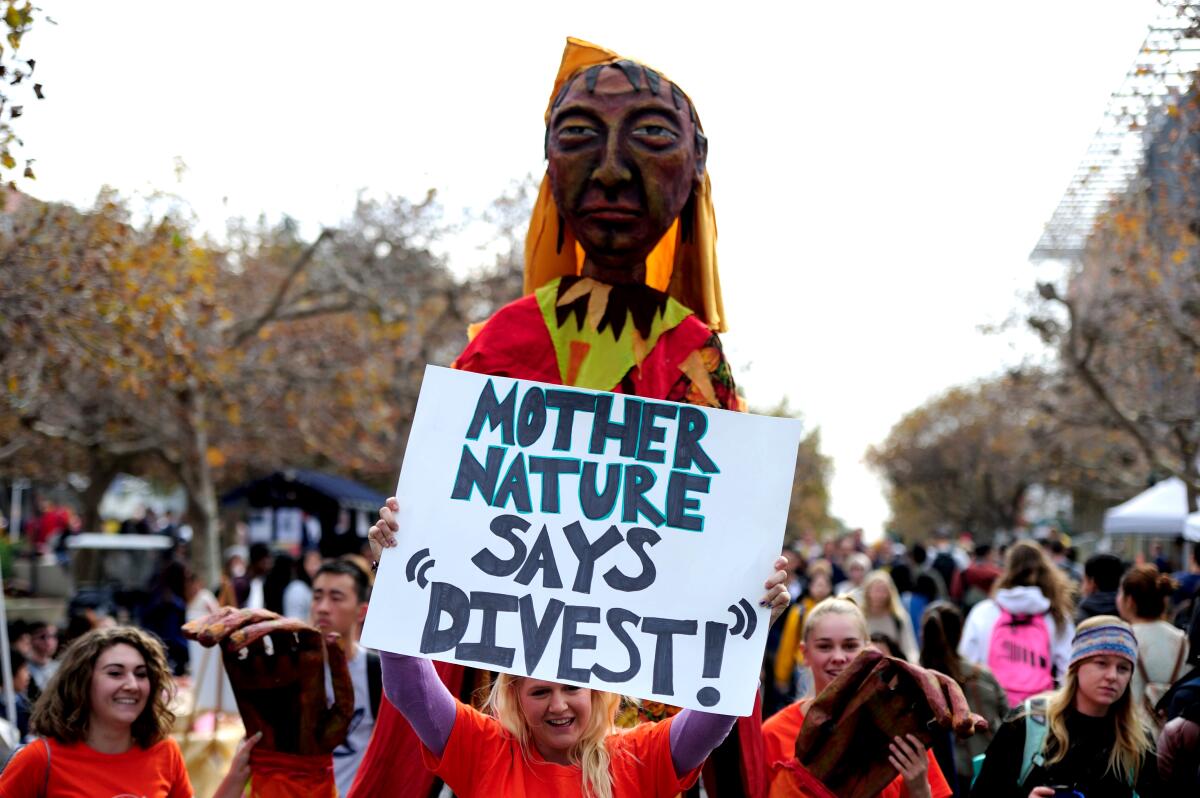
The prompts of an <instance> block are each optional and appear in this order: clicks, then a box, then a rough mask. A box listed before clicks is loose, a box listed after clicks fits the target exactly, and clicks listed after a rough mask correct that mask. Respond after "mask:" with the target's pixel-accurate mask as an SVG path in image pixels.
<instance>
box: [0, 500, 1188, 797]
mask: <svg viewBox="0 0 1200 798" xmlns="http://www.w3.org/2000/svg"><path fill="white" fill-rule="evenodd" d="M388 520H389V521H390V520H391V519H390V515H389V518H388ZM380 523H381V524H383V523H384V522H382V521H381V522H380ZM379 526H380V525H377V527H376V528H378V527H379ZM373 531H374V529H373ZM389 532H390V533H391V534H392V535H394V534H395V532H396V530H395V528H394V527H393V528H390V530H389ZM392 540H394V538H392ZM385 545H386V542H385ZM1054 549H1055V547H1054V546H1053V545H1051V544H1050V543H1049V542H1042V543H1037V542H1033V541H1031V540H1019V541H1016V542H1015V543H1013V544H1011V545H1010V546H1008V547H1006V549H1005V550H1003V551H995V552H993V551H992V550H991V549H990V548H989V547H988V546H987V545H982V544H981V545H977V546H975V547H974V550H973V551H972V554H971V556H969V557H967V556H964V553H963V552H962V551H961V549H960V547H959V546H958V545H956V544H955V543H954V542H952V541H949V540H948V539H947V538H946V537H945V536H940V537H938V538H937V539H936V540H935V542H934V544H933V546H932V547H931V550H924V549H923V548H922V546H921V545H920V544H917V545H914V546H912V547H910V548H908V549H904V548H902V547H900V546H897V545H895V544H891V543H887V544H884V545H877V546H872V547H868V546H866V545H864V544H862V543H861V541H859V540H858V538H857V536H855V535H853V534H852V535H847V536H845V537H843V538H842V539H840V540H838V541H833V542H830V543H827V544H824V545H823V546H822V547H821V548H820V551H819V552H818V551H815V550H814V549H813V548H812V547H809V548H807V549H806V548H805V547H804V546H803V545H800V546H796V547H794V548H789V549H788V550H787V551H786V552H784V556H783V557H781V558H780V560H779V561H778V562H777V564H776V566H777V567H778V568H780V570H779V571H777V572H776V573H775V575H773V576H772V577H771V579H769V580H767V582H766V583H765V585H764V587H765V589H766V590H767V591H768V595H767V597H766V598H767V599H768V600H771V601H773V602H774V604H775V606H776V609H777V614H778V615H779V616H781V620H780V621H779V622H778V623H776V624H774V626H773V627H772V630H771V633H770V638H769V646H768V650H767V656H766V659H765V660H764V668H763V676H764V679H763V685H762V687H763V695H764V699H765V700H764V704H763V713H762V717H763V725H762V736H763V744H762V752H763V753H762V756H761V767H762V769H763V780H762V782H761V783H762V784H764V785H766V788H767V790H768V794H779V795H788V794H793V793H789V792H787V791H786V790H787V785H786V778H785V775H786V774H784V776H781V773H782V770H781V766H783V765H785V764H786V763H787V762H788V761H789V760H791V759H792V757H793V751H794V749H795V747H796V742H797V737H798V735H799V733H800V729H801V727H802V725H803V722H804V718H805V715H806V712H807V711H808V709H809V708H810V707H811V706H812V703H813V701H814V700H815V699H816V698H817V697H818V696H820V695H821V694H822V693H823V691H825V690H826V689H827V688H828V687H829V686H830V684H831V683H832V682H833V681H834V680H836V679H837V677H838V676H839V675H840V674H841V673H842V672H844V671H845V669H846V668H847V667H848V666H849V664H850V663H851V662H853V661H854V659H855V657H856V656H858V654H859V653H860V652H862V651H865V650H868V649H875V650H878V651H880V652H882V653H884V654H886V655H888V656H890V657H895V658H898V659H902V660H905V661H908V662H911V663H914V664H919V665H920V666H922V667H925V668H928V669H931V670H934V671H938V672H940V673H944V674H947V675H948V676H950V677H951V679H953V680H954V681H955V682H956V683H957V684H959V685H960V686H961V688H962V692H963V695H964V696H965V698H966V701H967V703H968V704H969V706H970V709H971V711H972V712H974V713H976V714H978V715H980V716H982V717H983V718H984V719H985V720H986V721H987V730H986V731H982V732H980V733H977V734H975V735H973V736H969V737H965V738H956V737H955V736H953V735H950V734H946V735H942V736H936V735H935V737H934V739H933V740H932V742H931V743H930V744H929V745H928V746H926V745H924V744H922V742H921V741H919V740H917V739H916V738H911V739H907V738H896V739H895V740H894V741H893V742H892V743H891V748H890V750H889V751H888V752H886V753H883V754H881V756H884V757H886V759H887V762H888V763H889V765H890V766H891V767H893V768H894V769H895V778H894V780H893V781H892V783H891V784H889V785H887V786H886V787H885V789H884V790H883V792H882V793H880V794H881V795H885V796H913V797H914V798H916V797H917V796H932V797H934V798H949V796H984V797H985V798H986V797H987V796H1000V795H1018V794H1020V795H1030V796H1051V795H1053V794H1055V793H1054V792H1053V791H1052V790H1050V789H1049V788H1051V787H1053V788H1055V789H1059V790H1060V791H1061V790H1064V789H1068V788H1069V790H1073V791H1074V793H1071V792H1068V793H1063V794H1079V795H1083V796H1089V797H1090V796H1108V795H1113V796H1117V795H1121V796H1125V795H1132V794H1134V791H1136V794H1137V795H1140V796H1154V795H1172V794H1180V793H1178V792H1172V790H1176V789H1184V788H1194V787H1195V786H1196V785H1197V781H1196V780H1197V778H1198V777H1200V773H1198V772H1197V766H1196V762H1197V761H1200V751H1198V750H1197V737H1198V734H1200V725H1198V724H1200V667H1198V666H1200V639H1198V636H1200V613H1196V612H1194V606H1195V604H1196V601H1197V596H1196V587H1197V585H1198V584H1200V580H1198V579H1196V578H1194V577H1195V575H1200V555H1197V557H1196V559H1195V560H1194V561H1193V562H1192V563H1190V568H1189V569H1188V570H1187V571H1186V572H1183V573H1179V574H1177V575H1175V576H1172V575H1168V574H1164V573H1162V572H1161V571H1160V570H1159V569H1158V567H1157V566H1156V565H1154V564H1150V563H1145V564H1133V565H1127V564H1126V563H1123V562H1122V561H1121V560H1120V559H1119V558H1117V557H1115V556H1114V555H1111V554H1096V555H1094V556H1092V557H1090V558H1088V559H1087V561H1086V562H1085V563H1084V565H1083V568H1082V569H1078V573H1076V570H1074V569H1072V568H1070V567H1066V566H1063V565H1061V564H1057V563H1056V562H1055V559H1054V556H1055V550H1054ZM813 553H816V554H817V555H818V556H815V557H812V558H811V559H809V558H806V556H805V555H806V554H813ZM230 554H231V556H230V557H229V558H228V560H229V563H228V564H230V565H231V566H232V570H229V571H227V572H226V575H225V578H224V579H223V584H222V585H220V586H214V588H216V589H214V590H209V589H207V588H206V587H204V586H203V585H201V584H200V583H199V580H197V578H196V577H195V575H194V574H193V573H192V572H191V570H190V569H189V568H188V567H187V566H186V565H185V564H183V563H181V562H179V561H177V560H172V561H169V562H167V563H166V564H165V565H164V567H163V569H162V573H161V576H160V580H159V581H160V583H161V584H160V586H159V588H160V589H159V590H158V591H156V592H155V598H154V600H153V602H152V604H151V610H152V611H147V612H146V613H145V615H144V618H143V627H144V628H142V629H139V628H134V627H130V626H117V625H113V624H112V623H111V622H110V623H106V624H101V625H100V626H99V628H96V629H93V630H90V631H87V632H85V633H83V634H82V635H80V636H78V637H77V638H76V639H75V640H74V641H73V642H72V643H71V644H70V645H69V646H67V647H66V648H65V650H63V649H60V648H59V646H58V630H57V629H56V628H55V627H54V625H52V624H46V623H32V624H24V623H20V622H16V623H13V624H11V625H10V630H9V631H10V638H11V642H12V647H13V648H12V661H13V677H14V678H13V684H14V689H15V691H16V698H17V701H16V705H17V713H18V714H17V718H16V721H15V725H16V726H17V727H18V728H19V730H20V735H21V737H22V739H23V740H25V741H26V742H27V744H26V745H25V746H23V747H22V748H21V749H20V751H19V753H18V754H17V756H15V757H14V758H13V759H12V761H11V762H10V764H9V765H8V766H7V767H6V768H5V769H4V771H3V773H2V774H0V796H5V797H6V798H7V797H8V796H23V795H34V794H39V795H70V794H72V793H71V790H72V789H76V788H77V787H78V783H79V779H80V775H79V774H81V773H83V772H85V769H87V768H89V767H90V766H91V765H94V764H96V762H99V761H105V762H118V761H119V762H120V763H121V764H122V768H121V771H120V772H121V774H122V775H121V778H122V779H125V780H126V781H127V780H128V778H130V774H136V778H138V779H139V780H141V781H143V782H144V783H145V787H144V789H145V790H146V793H147V794H160V795H171V796H174V795H189V794H190V786H189V785H190V782H189V781H188V777H187V773H186V771H185V770H184V767H183V759H182V757H181V753H180V749H179V747H178V745H177V744H176V743H175V742H174V740H173V738H172V737H171V734H170V732H171V730H172V728H173V724H174V718H173V717H172V714H171V711H170V709H169V705H168V703H167V701H168V700H169V697H170V695H171V694H172V693H173V691H174V689H175V685H177V684H182V685H187V684H188V683H189V681H188V680H189V647H188V643H187V641H186V640H184V639H183V637H182V636H181V635H180V627H181V626H182V624H183V623H184V622H186V621H187V620H189V619H195V618H198V617H202V616H203V615H206V614H208V613H210V612H212V611H213V610H214V609H215V608H216V607H217V606H218V605H219V603H220V602H219V601H218V599H217V597H216V595H217V594H225V595H227V596H230V597H232V602H233V603H234V604H235V605H237V606H241V607H260V608H265V609H268V610H272V611H274V612H276V613H278V614H279V615H280V616H293V617H299V618H301V619H303V620H306V621H308V622H310V623H312V624H313V625H314V626H316V627H317V628H318V629H321V630H322V631H328V632H335V633H337V634H338V635H339V636H340V638H341V640H342V641H343V643H342V647H343V651H344V653H345V658H346V661H347V663H348V666H349V670H350V674H351V682H352V684H353V688H354V708H353V715H352V719H351V722H350V724H349V726H348V728H347V730H346V734H345V739H344V740H343V741H342V742H341V743H340V744H339V745H338V746H337V747H336V748H335V749H334V750H333V752H332V763H333V770H334V774H335V775H334V778H335V781H336V784H337V791H338V794H339V795H341V796H346V795H348V794H357V795H368V794H372V793H371V792H370V791H369V790H362V791H359V792H357V793H353V792H352V787H353V785H354V782H355V779H356V776H358V775H359V773H360V770H361V769H362V763H363V758H364V754H365V753H366V752H367V750H368V748H369V747H370V746H372V745H374V744H378V741H374V742H373V739H372V738H373V735H374V732H375V729H376V725H377V724H376V720H377V718H379V716H380V713H381V703H382V702H388V703H389V704H390V705H391V706H392V707H394V708H395V709H398V710H399V712H400V714H401V715H402V716H403V717H404V719H405V720H406V721H407V722H408V723H410V724H411V727H412V729H413V730H414V731H415V739H414V741H413V742H412V744H414V745H419V746H421V750H422V751H423V752H424V754H423V756H424V763H425V765H426V766H427V767H428V768H430V770H431V771H432V772H433V773H435V774H436V775H437V776H439V777H440V778H441V780H442V782H440V783H444V784H445V785H447V786H446V789H447V790H449V789H455V794H461V795H469V794H475V793H477V792H478V791H479V790H485V791H486V790H490V789H498V790H500V791H501V792H500V793H495V794H501V793H503V794H517V793H519V794H528V795H536V794H543V793H542V792H538V790H539V789H540V788H536V789H535V788H532V787H530V786H529V785H528V784H525V782H524V780H527V779H532V780H533V781H534V782H537V783H539V784H540V783H543V782H544V783H545V784H549V785H551V787H550V790H549V792H545V793H544V794H563V793H561V792H560V791H559V790H560V788H561V782H562V781H563V779H566V780H567V781H572V780H576V781H579V782H580V783H581V784H584V785H588V786H587V789H588V790H591V792H590V793H589V794H593V795H622V794H662V795H668V794H670V795H674V794H678V793H685V792H687V790H688V789H689V787H690V788H691V789H692V790H695V789H696V788H695V787H693V786H692V784H693V783H694V782H695V780H696V779H695V778H694V774H695V773H697V772H698V768H699V766H700V765H701V764H702V763H703V762H704V760H705V759H706V757H708V756H709V755H710V754H711V752H712V751H713V750H714V749H715V748H716V747H717V745H718V744H719V743H720V742H721V741H722V740H723V739H724V738H725V737H726V735H727V734H729V732H730V729H731V727H732V724H733V720H734V719H733V718H727V717H723V716H719V715H710V714H708V713H700V712H689V711H685V712H683V713H680V714H679V715H676V716H674V717H673V718H670V719H669V720H668V721H665V722H663V723H661V724H654V723H647V724H642V726H643V727H644V728H642V727H639V729H640V731H638V732H637V733H636V734H630V733H622V732H621V731H619V730H618V728H617V724H616V723H615V718H616V717H617V714H618V708H619V707H620V706H621V701H620V699H619V697H617V696H614V695H612V694H607V693H601V692H599V691H589V690H586V689H584V688H577V687H570V686H565V685H560V684H555V683H552V682H542V681H539V680H534V679H521V678H514V677H509V676H504V675H502V676H500V677H499V678H497V679H495V680H494V681H492V682H491V689H490V691H489V692H488V694H487V697H486V699H485V700H483V701H482V702H480V703H479V705H478V706H472V705H471V704H470V703H463V702H462V701H460V700H459V699H458V697H457V696H455V695H452V694H451V693H450V692H449V691H448V690H447V689H446V687H445V685H444V684H443V681H442V680H441V679H440V678H439V676H438V674H437V672H436V671H435V670H434V668H433V667H432V665H431V663H430V662H428V661H427V660H423V659H420V658H413V657H401V656H397V655H390V654H384V655H382V657H381V656H380V655H379V654H377V653H376V652H373V651H368V650H366V649H365V648H363V647H362V646H360V645H358V644H357V637H358V634H359V631H360V630H361V625H362V622H363V620H364V618H365V616H366V611H367V606H368V602H369V598H370V588H371V582H372V580H373V572H372V569H371V568H370V564H369V563H366V562H363V561H362V558H360V557H357V556H354V555H351V556H348V557H341V558H337V559H322V558H321V557H319V556H318V555H314V554H311V553H308V552H304V553H301V554H300V556H297V557H293V556H291V555H290V554H288V553H286V552H273V551H271V550H270V549H269V548H267V547H265V546H254V547H252V548H251V550H250V551H249V552H248V556H247V557H246V558H245V562H244V563H241V562H239V559H240V556H239V555H240V552H239V551H232V552H230ZM1068 562H1069V560H1068ZM243 565H244V567H243ZM1076 576H1078V581H1076ZM255 583H258V584H255ZM918 586H920V587H918ZM902 587H903V588H904V589H901V588H902ZM1181 588H1183V589H1181ZM1189 588H1190V590H1191V592H1188V589H1189ZM164 608H172V609H171V611H169V612H168V611H166V609H164ZM1176 622H1179V623H1182V624H1184V625H1185V626H1187V627H1188V629H1190V632H1188V631H1185V630H1184V629H1180V628H1179V627H1178V626H1177V625H1176ZM1189 634H1190V636H1189ZM192 664H193V665H194V663H192ZM327 689H329V688H328V686H327ZM610 737H611V738H612V739H609V738H610ZM1030 740H1033V741H1034V742H1033V743H1030V742H1029V741H1030ZM418 741H419V742H418ZM254 744H255V740H254V739H253V738H252V739H250V740H246V741H244V742H243V744H242V746H241V748H240V749H239V751H238V752H237V754H236V756H235V758H234V761H233V763H232V765H231V766H230V768H229V770H228V771H227V773H226V774H225V776H224V778H223V779H222V781H221V783H220V784H219V785H218V787H217V792H216V793H215V794H216V795H218V796H224V795H229V796H232V795H240V794H242V790H243V789H244V787H245V782H246V778H247V777H248V776H249V764H248V763H249V761H250V757H251V754H252V751H253V747H254ZM493 749H494V750H493ZM1031 751H1032V753H1031ZM114 756H115V757H116V758H108V759H104V757H114ZM97 757H100V759H97ZM513 757H516V758H517V759H518V760H520V761H524V762H526V763H527V764H528V769H525V770H522V769H518V771H517V772H515V773H508V774H507V775H505V773H504V772H503V769H502V768H498V767H497V766H495V762H497V761H501V760H506V758H507V759H509V760H511V759H512V758H513ZM93 760H95V761H93ZM633 762H636V763H640V764H638V765H636V766H631V765H630V764H629V763H633ZM489 763H492V764H489ZM550 765H554V766H556V767H548V766H550ZM563 766H565V767H563ZM514 778H515V779H517V782H520V785H519V789H518V787H514V786H513V785H514V784H515V783H516V782H513V781H512V779H514ZM122 783H126V782H122ZM39 784H40V785H41V786H39ZM554 785H558V786H554ZM114 789H115V787H114ZM514 789H517V793H512V790H514ZM155 790H158V792H155ZM630 790H633V792H632V793H631V792H629V791H630ZM771 790H775V792H774V793H771V792H770V791H771ZM798 794H805V793H798Z"/></svg>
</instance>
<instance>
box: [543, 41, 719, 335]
mask: <svg viewBox="0 0 1200 798" xmlns="http://www.w3.org/2000/svg"><path fill="white" fill-rule="evenodd" d="M621 60H624V59H622V57H621V56H619V55H617V54H616V53H614V52H612V51H611V50H606V49H605V48H603V47H599V46H597V45H595V44H590V43H588V42H585V41H582V40H580V39H573V38H568V39H567V47H566V50H564V51H563V58H562V63H561V64H559V67H558V76H557V77H555V79H554V88H553V90H552V91H551V92H550V102H549V103H548V104H547V106H546V121H547V123H549V121H550V109H551V107H552V106H553V104H554V98H555V97H557V96H558V93H559V90H560V89H561V88H562V87H563V85H564V84H566V82H567V81H568V80H570V79H571V78H572V77H574V76H575V75H576V74H577V73H578V72H580V71H581V70H583V69H587V68H589V67H593V66H596V65H599V64H612V63H615V62H617V61H621ZM688 102H689V103H690V102H691V100H690V99H689V100H688ZM696 126H697V127H699V126H700V121H699V118H697V120H696ZM684 212H685V213H688V212H690V213H691V214H692V219H691V224H690V225H689V226H688V229H690V231H691V235H690V238H689V240H688V241H684V240H683V237H682V234H681V228H682V227H683V226H682V225H680V223H679V220H678V219H676V220H675V222H674V224H672V225H671V227H670V229H668V230H667V232H666V234H665V235H663V237H662V239H661V240H660V241H659V242H658V244H657V245H656V246H655V247H654V250H653V251H652V252H651V253H650V255H649V256H647V258H646V284H647V285H649V286H651V287H652V288H657V289H658V290H660V291H666V292H667V293H668V294H670V295H671V296H672V297H674V298H675V299H676V300H678V301H679V302H681V303H683V304H684V305H686V306H687V307H688V308H690V309H691V310H692V312H693V313H695V314H696V316H697V317H699V318H700V319H701V320H702V321H704V322H705V323H706V324H707V325H708V326H709V327H711V328H712V329H714V330H716V331H718V332H724V331H725V330H726V324H725V308H724V306H723V304H722V302H721V280H720V278H719V277H718V275H717V217H716V215H715V214H714V213H713V205H712V185H711V183H710V182H709V179H708V174H707V172H706V173H705V175H704V182H703V183H702V184H701V185H699V186H697V187H696V189H695V195H694V197H693V201H692V202H690V203H688V205H687V208H686V209H685V211H684ZM559 234H560V233H559V230H558V207H557V206H556V205H555V203H554V195H553V193H552V192H551V191H550V177H549V175H548V174H547V175H546V176H544V177H543V178H542V185H541V188H540V189H539V190H538V197H537V202H536V203H535V204H534V206H533V216H532V218H531V219H530V221H529V234H528V236H527V237H526V238H525V293H527V294H528V293H532V292H533V291H535V290H537V288H539V287H540V286H542V285H544V284H545V283H547V282H549V281H550V280H553V279H554V278H556V277H562V276H565V275H571V274H578V273H579V269H580V268H581V267H582V265H583V252H582V250H581V249H580V248H579V246H578V245H577V244H576V243H575V237H574V236H573V235H571V231H570V230H563V231H562V232H561V235H562V236H563V245H562V247H561V248H560V247H559V246H558V236H559Z"/></svg>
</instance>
